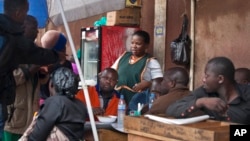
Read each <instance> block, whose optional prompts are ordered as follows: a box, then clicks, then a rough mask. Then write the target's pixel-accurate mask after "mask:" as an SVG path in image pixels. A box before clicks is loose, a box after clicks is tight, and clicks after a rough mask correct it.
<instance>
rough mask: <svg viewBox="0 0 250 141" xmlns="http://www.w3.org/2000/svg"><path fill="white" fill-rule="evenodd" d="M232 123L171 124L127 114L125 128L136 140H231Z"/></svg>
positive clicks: (129, 137) (131, 140)
mask: <svg viewBox="0 0 250 141" xmlns="http://www.w3.org/2000/svg"><path fill="white" fill-rule="evenodd" d="M229 126H230V123H227V122H220V121H214V120H205V121H201V122H197V123H192V124H186V125H171V124H164V123H161V122H157V121H152V120H150V119H147V118H145V117H131V116H125V119H124V129H125V131H126V132H127V133H128V140H129V141H134V140H135V139H136V140H143V141H162V140H171V141H183V140H185V141H229Z"/></svg>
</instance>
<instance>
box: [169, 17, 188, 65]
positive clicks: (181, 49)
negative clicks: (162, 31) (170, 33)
mask: <svg viewBox="0 0 250 141" xmlns="http://www.w3.org/2000/svg"><path fill="white" fill-rule="evenodd" d="M187 27H188V18H187V15H184V19H183V24H182V30H181V34H180V35H179V37H178V38H177V39H175V40H173V41H172V42H171V44H170V47H171V60H172V62H173V63H175V64H177V65H189V63H190V53H191V48H190V46H191V39H190V37H189V36H188V34H187Z"/></svg>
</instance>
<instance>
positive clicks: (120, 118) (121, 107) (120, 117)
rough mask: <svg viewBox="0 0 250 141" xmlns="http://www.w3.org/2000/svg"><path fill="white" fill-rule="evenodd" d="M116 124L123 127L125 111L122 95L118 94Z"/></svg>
mask: <svg viewBox="0 0 250 141" xmlns="http://www.w3.org/2000/svg"><path fill="white" fill-rule="evenodd" d="M117 110H118V111H117V125H118V127H119V128H122V127H123V121H124V116H125V113H126V103H125V100H124V95H121V96H120V100H119V103H118V107H117Z"/></svg>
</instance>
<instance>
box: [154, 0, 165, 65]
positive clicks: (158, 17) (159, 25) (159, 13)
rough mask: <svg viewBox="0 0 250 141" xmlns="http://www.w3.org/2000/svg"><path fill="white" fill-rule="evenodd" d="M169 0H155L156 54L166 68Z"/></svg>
mask: <svg viewBox="0 0 250 141" xmlns="http://www.w3.org/2000/svg"><path fill="white" fill-rule="evenodd" d="M166 9H167V0H155V20H154V47H153V51H154V56H155V57H156V58H157V59H158V61H159V63H160V65H161V67H162V69H163V70H165V47H166V41H165V40H166V20H167V18H166V17H167V16H166V14H167V11H166Z"/></svg>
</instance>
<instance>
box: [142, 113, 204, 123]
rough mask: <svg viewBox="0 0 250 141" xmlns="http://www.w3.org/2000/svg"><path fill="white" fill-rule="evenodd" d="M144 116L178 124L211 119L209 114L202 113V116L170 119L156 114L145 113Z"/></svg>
mask: <svg viewBox="0 0 250 141" xmlns="http://www.w3.org/2000/svg"><path fill="white" fill-rule="evenodd" d="M144 116H145V117H147V118H149V119H151V120H155V121H159V122H162V123H167V124H178V125H181V124H190V123H195V122H199V121H203V120H206V119H209V115H202V116H197V117H191V118H181V119H170V118H165V117H159V116H155V115H144Z"/></svg>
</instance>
